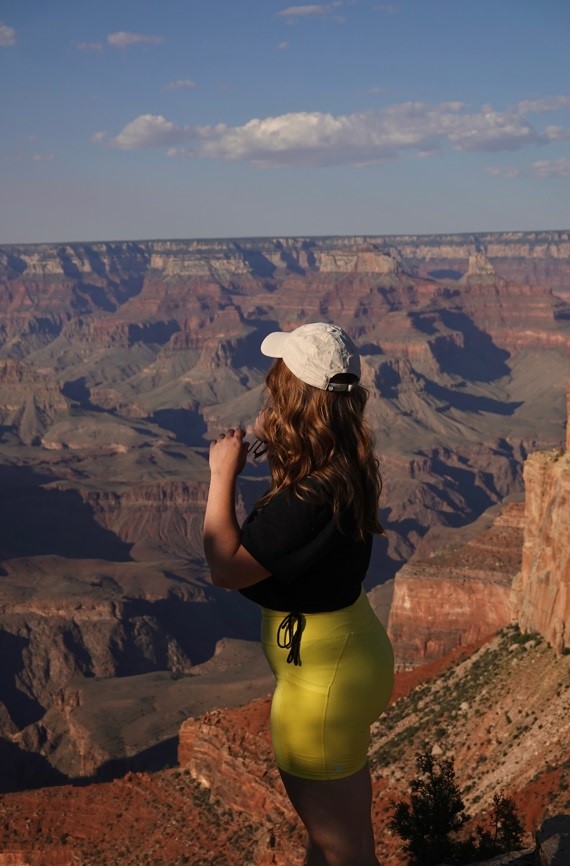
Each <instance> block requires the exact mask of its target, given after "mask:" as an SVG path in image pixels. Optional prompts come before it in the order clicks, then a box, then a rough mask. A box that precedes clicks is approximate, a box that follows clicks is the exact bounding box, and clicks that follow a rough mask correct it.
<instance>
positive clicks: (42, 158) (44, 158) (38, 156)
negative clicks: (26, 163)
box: [32, 153, 54, 162]
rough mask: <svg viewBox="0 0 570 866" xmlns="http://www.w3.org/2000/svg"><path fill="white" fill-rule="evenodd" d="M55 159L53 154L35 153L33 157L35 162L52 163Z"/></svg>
mask: <svg viewBox="0 0 570 866" xmlns="http://www.w3.org/2000/svg"><path fill="white" fill-rule="evenodd" d="M53 158H54V156H53V153H34V155H33V156H32V159H33V161H34V162H51V160H52V159H53Z"/></svg>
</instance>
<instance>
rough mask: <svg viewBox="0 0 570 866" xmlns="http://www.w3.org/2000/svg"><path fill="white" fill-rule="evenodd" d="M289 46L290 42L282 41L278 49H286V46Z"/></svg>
mask: <svg viewBox="0 0 570 866" xmlns="http://www.w3.org/2000/svg"><path fill="white" fill-rule="evenodd" d="M288 46H289V43H288V42H280V43H279V45H278V46H277V50H278V51H284V50H285V49H286V48H288Z"/></svg>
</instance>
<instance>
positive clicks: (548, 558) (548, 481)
mask: <svg viewBox="0 0 570 866" xmlns="http://www.w3.org/2000/svg"><path fill="white" fill-rule="evenodd" d="M568 418H569V419H570V388H569V389H568ZM524 483H525V502H526V507H525V532H524V546H523V557H522V567H521V570H520V573H519V574H518V575H517V578H516V580H515V584H514V588H513V617H514V618H515V619H516V620H517V621H518V623H519V624H520V626H521V628H523V629H525V630H527V631H538V632H540V634H542V635H543V636H544V637H545V638H546V639H547V640H548V642H549V643H550V644H551V645H552V646H553V647H554V648H555V649H556V650H557V651H558V652H563V651H564V650H566V649H570V545H569V543H568V539H569V537H570V422H569V424H568V427H567V440H566V450H556V451H549V452H538V453H536V454H531V455H530V457H529V458H528V460H527V461H526V463H525V466H524Z"/></svg>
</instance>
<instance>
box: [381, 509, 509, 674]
mask: <svg viewBox="0 0 570 866" xmlns="http://www.w3.org/2000/svg"><path fill="white" fill-rule="evenodd" d="M522 516H523V506H522V504H520V503H511V504H509V505H507V506H505V507H504V508H503V510H502V511H501V514H500V515H499V516H498V517H497V518H496V519H495V521H494V523H493V524H492V525H491V526H490V527H488V528H487V529H485V530H483V531H482V532H479V533H478V534H477V535H475V537H473V538H472V539H470V540H469V541H467V543H466V544H464V545H462V546H461V547H459V548H445V547H444V548H442V549H441V550H440V551H438V552H437V553H436V554H435V555H432V556H430V557H429V558H428V559H421V560H417V561H413V562H410V563H408V564H407V565H405V566H404V567H403V568H402V569H401V570H400V571H399V572H398V574H397V575H396V579H395V584H394V596H393V600H392V606H391V609H390V617H389V621H388V633H389V635H390V638H391V640H392V643H393V644H394V649H395V654H396V668H397V669H398V670H410V669H412V668H414V667H418V666H419V665H422V664H426V663H427V662H430V661H433V660H434V659H437V658H441V657H443V656H444V655H446V654H447V653H449V652H450V651H451V650H452V649H454V648H455V647H456V646H466V645H468V644H471V643H474V642H475V641H478V640H481V639H482V638H485V637H488V636H489V635H491V634H494V633H495V632H496V631H497V630H498V629H500V628H502V627H503V626H505V625H507V623H508V622H509V621H510V619H511V609H510V603H509V597H510V592H511V584H512V580H513V577H514V575H515V574H516V572H517V570H518V569H519V567H520V548H521V544H522Z"/></svg>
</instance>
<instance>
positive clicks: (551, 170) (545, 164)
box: [532, 156, 570, 177]
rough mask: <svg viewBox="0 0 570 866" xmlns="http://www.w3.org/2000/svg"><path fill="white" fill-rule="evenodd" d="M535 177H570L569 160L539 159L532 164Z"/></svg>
mask: <svg viewBox="0 0 570 866" xmlns="http://www.w3.org/2000/svg"><path fill="white" fill-rule="evenodd" d="M532 172H533V174H534V176H535V177H570V159H568V157H566V156H563V157H561V159H550V160H548V159H541V160H538V161H537V162H533V164H532Z"/></svg>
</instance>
